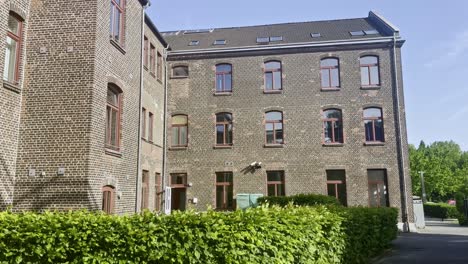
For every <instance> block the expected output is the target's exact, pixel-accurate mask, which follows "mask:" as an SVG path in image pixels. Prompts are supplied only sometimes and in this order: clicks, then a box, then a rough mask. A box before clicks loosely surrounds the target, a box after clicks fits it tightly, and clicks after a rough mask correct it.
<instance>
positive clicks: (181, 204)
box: [171, 173, 187, 211]
mask: <svg viewBox="0 0 468 264" xmlns="http://www.w3.org/2000/svg"><path fill="white" fill-rule="evenodd" d="M171 188H172V190H171V209H172V210H180V211H184V210H185V208H186V205H187V174H186V173H171Z"/></svg>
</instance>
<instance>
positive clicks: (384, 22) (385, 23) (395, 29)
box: [369, 10, 400, 33]
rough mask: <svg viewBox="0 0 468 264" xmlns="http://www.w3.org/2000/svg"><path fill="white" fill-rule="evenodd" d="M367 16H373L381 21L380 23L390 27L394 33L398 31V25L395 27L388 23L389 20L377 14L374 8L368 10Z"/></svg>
mask: <svg viewBox="0 0 468 264" xmlns="http://www.w3.org/2000/svg"><path fill="white" fill-rule="evenodd" d="M369 18H371V19H372V18H374V19H376V20H377V21H379V22H381V23H382V24H384V25H385V26H386V27H388V28H390V29H391V30H392V31H393V32H395V33H399V32H400V29H399V28H398V27H396V26H395V25H394V24H392V23H390V21H388V20H387V19H386V18H385V17H383V16H382V15H380V14H378V13H377V12H376V11H374V10H371V11H369Z"/></svg>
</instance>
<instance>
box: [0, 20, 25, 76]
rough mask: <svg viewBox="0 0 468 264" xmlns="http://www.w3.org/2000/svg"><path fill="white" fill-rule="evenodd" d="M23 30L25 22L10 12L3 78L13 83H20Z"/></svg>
mask: <svg viewBox="0 0 468 264" xmlns="http://www.w3.org/2000/svg"><path fill="white" fill-rule="evenodd" d="M22 31H23V22H22V21H21V20H20V19H18V18H17V17H16V16H15V15H13V14H10V16H9V17H8V31H7V37H6V51H5V66H4V69H3V80H5V81H7V82H10V83H13V84H18V83H19V77H20V73H19V69H20V58H21V52H20V50H21V42H22Z"/></svg>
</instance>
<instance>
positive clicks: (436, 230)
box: [375, 220, 468, 264]
mask: <svg viewBox="0 0 468 264" xmlns="http://www.w3.org/2000/svg"><path fill="white" fill-rule="evenodd" d="M393 244H394V246H393V248H392V250H391V251H390V252H389V253H387V254H386V255H385V256H384V257H383V258H381V259H380V260H378V261H376V262H375V263H376V264H394V263H397V264H410V263H411V264H413V263H421V264H439V263H442V264H468V227H460V226H459V225H458V223H456V222H455V221H444V222H441V221H437V220H430V221H426V228H425V229H422V230H419V233H409V234H401V235H400V236H399V237H398V239H397V240H395V241H394V243H393Z"/></svg>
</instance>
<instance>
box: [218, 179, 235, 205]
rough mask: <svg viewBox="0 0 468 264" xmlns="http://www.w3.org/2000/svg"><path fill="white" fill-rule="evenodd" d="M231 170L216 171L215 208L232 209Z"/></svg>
mask: <svg viewBox="0 0 468 264" xmlns="http://www.w3.org/2000/svg"><path fill="white" fill-rule="evenodd" d="M233 193H234V191H233V177H232V172H217V173H216V209H219V210H232V209H234V195H233Z"/></svg>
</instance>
